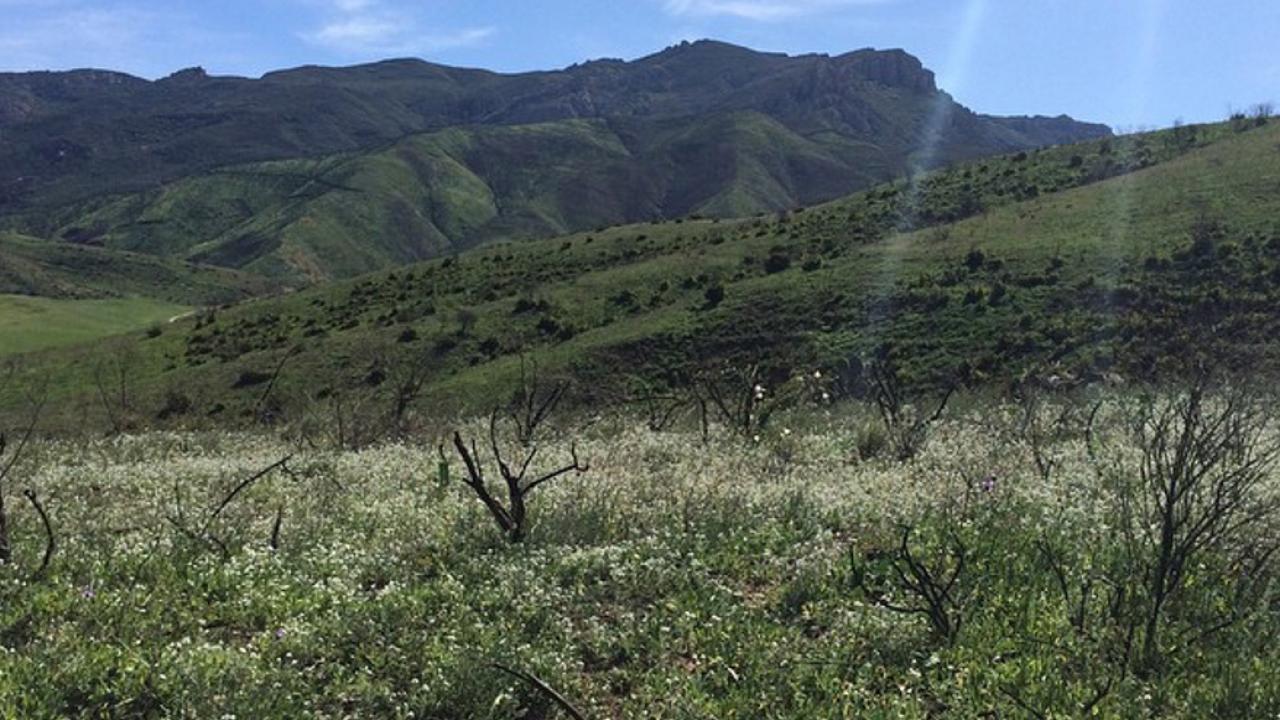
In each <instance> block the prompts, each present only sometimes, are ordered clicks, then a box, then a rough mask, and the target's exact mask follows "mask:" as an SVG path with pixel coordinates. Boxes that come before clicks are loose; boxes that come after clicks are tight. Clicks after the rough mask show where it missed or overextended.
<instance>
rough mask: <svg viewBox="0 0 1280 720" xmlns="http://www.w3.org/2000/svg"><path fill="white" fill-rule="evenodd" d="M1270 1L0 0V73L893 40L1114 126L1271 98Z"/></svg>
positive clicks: (512, 59)
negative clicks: (693, 43)
mask: <svg viewBox="0 0 1280 720" xmlns="http://www.w3.org/2000/svg"><path fill="white" fill-rule="evenodd" d="M1277 36H1280V2H1277V1H1276V0H216V1H210V0H0V71H22V70H36V69H70V68H80V67H96V68H107V69H112V70H120V71H124V72H128V73H131V74H134V75H139V76H142V77H146V78H157V77H163V76H164V75H168V74H169V73H171V72H174V71H176V70H179V69H181V68H185V67H191V66H197V65H198V66H202V67H204V68H206V69H207V70H208V71H209V72H210V73H213V74H228V75H245V76H249V77H257V76H259V75H261V74H262V73H264V72H268V71H270V70H275V69H280V68H285V67H295V66H298V65H308V64H320V65H348V64H355V63H360V62H368V61H373V60H379V59H384V58H388V57H421V58H424V59H427V60H430V61H432V62H439V63H444V64H448V65H461V66H468V67H483V68H488V69H493V70H499V71H523V70H542V69H555V68H562V67H565V66H568V65H571V64H573V63H576V62H582V61H585V60H589V59H596V58H601V57H612V58H624V59H634V58H638V57H643V56H644V55H648V54H651V53H653V52H657V51H659V50H661V49H662V48H664V47H666V46H669V45H672V44H675V43H677V42H680V41H682V40H695V39H699V38H714V39H717V40H723V41H726V42H732V43H736V44H739V45H745V46H748V47H752V48H755V49H759V50H768V51H773V52H787V53H790V54H803V53H812V52H819V53H829V54H833V55H834V54H839V53H843V52H848V51H850V50H856V49H859V48H864V47H876V48H895V47H897V48H903V49H906V50H907V51H908V52H910V53H912V54H914V55H916V56H918V57H919V58H921V60H923V61H924V63H925V65H926V66H927V67H929V68H930V69H932V70H934V71H935V72H936V73H937V74H938V80H939V85H940V86H941V87H942V88H943V89H945V90H947V91H948V92H950V93H951V94H952V95H953V96H955V97H956V99H957V100H959V101H960V102H962V103H964V104H965V105H968V106H969V107H971V108H972V109H974V110H976V111H978V112H984V113H994V114H1007V115H1023V114H1044V115H1058V114H1062V113H1066V114H1069V115H1072V116H1073V117H1076V118H1078V119H1083V120H1091V121H1097V122H1105V123H1107V124H1109V125H1111V126H1112V127H1114V128H1117V129H1121V130H1136V129H1143V128H1150V127H1158V126H1167V125H1170V124H1172V123H1173V122H1175V121H1179V120H1181V121H1184V122H1203V121H1210V120H1216V119H1221V118H1223V117H1225V116H1226V115H1227V114H1228V112H1229V111H1231V110H1241V109H1247V108H1248V107H1249V106H1251V105H1254V104H1256V103H1259V102H1264V101H1280V52H1278V51H1277V50H1276V47H1277Z"/></svg>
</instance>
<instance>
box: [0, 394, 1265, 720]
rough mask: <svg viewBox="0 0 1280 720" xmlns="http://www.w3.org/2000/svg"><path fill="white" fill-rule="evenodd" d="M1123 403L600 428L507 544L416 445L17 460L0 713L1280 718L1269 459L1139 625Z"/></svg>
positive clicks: (814, 414)
mask: <svg viewBox="0 0 1280 720" xmlns="http://www.w3.org/2000/svg"><path fill="white" fill-rule="evenodd" d="M1140 404H1141V403H1140V401H1139V400H1136V399H1134V398H1124V397H1113V398H1110V399H1108V400H1107V401H1105V402H1102V403H1101V404H1094V403H1092V402H1088V403H1086V402H1073V403H1070V404H1056V403H1054V402H1046V403H1043V404H1041V405H1038V406H1035V407H1030V408H1028V407H1025V406H1018V405H1013V404H1008V405H992V404H981V403H971V404H969V406H968V407H965V408H960V409H953V410H952V411H950V412H949V413H948V414H947V416H946V417H944V418H943V419H942V420H940V421H939V422H938V423H936V424H935V425H934V426H932V427H931V428H930V430H929V436H928V442H927V443H926V444H925V445H924V447H923V450H922V451H921V452H920V453H919V454H918V455H916V456H915V457H913V458H911V459H909V460H905V461H899V460H897V459H895V458H892V457H888V456H886V454H885V453H884V452H881V451H880V450H881V447H880V446H881V445H883V442H882V441H883V440H884V438H883V437H882V433H883V430H882V428H880V427H879V426H878V425H877V422H878V421H877V419H876V417H875V416H874V415H872V414H870V413H869V412H864V411H862V410H857V409H852V410H850V409H836V410H817V411H808V412H805V413H803V414H795V415H792V416H787V417H783V418H778V419H775V420H774V421H773V423H772V424H771V425H770V426H769V428H768V429H766V430H763V431H762V432H761V433H760V437H759V438H753V437H746V438H738V437H735V436H732V435H730V434H728V433H722V432H715V431H713V432H712V435H711V438H710V440H706V441H704V438H703V437H702V435H701V433H697V432H692V431H676V432H653V431H650V430H649V429H647V428H645V427H644V426H643V424H642V423H637V422H635V421H634V420H630V419H625V418H608V419H603V420H597V421H596V422H595V423H594V424H592V425H590V426H589V427H586V428H585V429H578V430H575V431H573V432H564V433H559V434H558V435H557V436H556V437H554V438H552V439H550V440H547V441H545V442H544V443H543V444H542V446H541V447H540V450H539V453H538V455H537V457H536V458H535V460H534V465H535V466H537V467H546V468H553V467H555V466H557V465H558V464H559V463H560V462H561V461H562V460H563V459H564V458H566V457H568V455H569V452H570V443H571V442H573V443H576V449H577V453H578V455H579V456H580V457H581V458H582V460H583V461H584V463H586V464H588V465H589V466H590V469H589V470H588V471H587V472H585V473H581V474H578V473H568V474H565V475H564V476H561V477H558V478H556V479H555V480H554V481H552V482H548V483H546V484H545V485H543V486H540V487H539V488H538V489H537V490H536V492H534V493H533V494H532V496H531V498H530V502H529V513H530V520H531V526H530V530H529V533H528V535H527V537H526V538H525V539H524V541H523V542H520V543H512V542H508V541H507V540H506V539H504V537H503V536H502V534H501V533H500V532H499V530H498V527H497V526H496V525H495V523H494V521H493V519H492V518H491V517H490V516H489V515H488V513H487V512H486V510H485V508H484V506H483V505H482V504H481V502H480V501H479V500H477V498H476V496H475V495H474V494H473V493H472V492H471V490H470V489H469V488H468V487H467V486H466V485H465V484H464V483H463V482H461V480H460V477H461V476H462V472H463V468H462V465H461V463H460V462H459V460H458V458H457V456H456V455H454V454H452V453H450V452H449V447H448V446H447V445H446V446H445V451H446V454H445V456H444V457H446V458H447V459H448V470H447V471H443V470H442V468H441V455H440V454H439V452H438V450H437V445H436V440H435V439H433V438H423V441H422V442H421V444H412V443H397V444H385V445H380V446H375V447H371V448H368V449H365V450H362V451H331V450H326V449H323V448H316V447H312V446H309V445H306V444H302V443H297V442H294V441H290V440H287V439H282V438H281V437H277V436H271V435H267V434H159V433H153V434H146V435H140V436H131V437H118V438H113V439H110V440H101V441H92V442H88V441H85V442H69V441H61V442H48V441H47V442H42V443H38V444H36V445H33V446H32V447H30V448H29V449H28V452H27V453H26V454H25V456H24V457H23V459H22V461H21V462H20V463H19V464H18V465H17V466H16V467H15V469H14V472H13V473H12V474H11V476H10V478H9V479H8V480H7V483H8V487H6V488H5V492H6V493H7V495H8V498H7V505H8V508H9V510H8V512H9V515H10V518H9V519H10V525H11V533H12V536H13V550H14V557H13V562H12V563H11V564H10V565H8V566H5V567H2V568H0V716H2V717H6V718H24V719H26V718H45V717H175V718H277V717H279V718H298V717H324V718H343V717H351V718H356V717H387V718H519V717H523V718H549V717H568V716H569V715H567V714H566V713H567V712H568V711H567V710H565V709H564V708H563V707H561V706H559V705H558V701H556V700H555V699H553V698H552V695H551V693H550V692H548V691H547V690H545V689H540V688H539V687H537V686H536V684H535V683H534V682H533V681H532V680H531V679H529V678H520V677H517V676H516V675H514V674H511V673H509V672H507V671H505V670H503V669H502V667H505V668H508V669H510V670H514V671H517V672H518V673H528V674H529V675H531V676H535V677H536V678H537V679H538V680H539V681H541V682H542V683H544V684H545V685H546V686H547V687H549V688H552V689H554V691H555V692H557V693H559V695H560V696H562V697H563V698H564V699H565V700H566V702H567V703H569V704H572V705H573V706H574V707H575V708H576V710H575V712H577V713H579V714H580V716H582V717H587V718H761V717H775V718H874V717H892V718H916V717H920V718H923V717H944V716H945V717H1077V716H1088V715H1097V716H1104V717H1134V718H1137V717H1153V716H1157V717H1210V716H1213V717H1276V716H1277V712H1278V711H1280V672H1277V671H1276V670H1275V668H1276V667H1280V664H1278V663H1280V649H1278V648H1280V644H1277V643H1276V640H1277V634H1278V633H1280V617H1278V615H1280V603H1278V601H1277V599H1276V597H1275V596H1274V594H1273V587H1272V584H1271V574H1272V572H1273V569H1272V565H1271V562H1270V555H1271V550H1270V548H1271V547H1272V546H1273V544H1274V543H1275V533H1274V525H1272V524H1271V521H1270V515H1269V514H1267V513H1264V512H1263V511H1264V510H1266V509H1267V508H1269V507H1270V503H1272V499H1271V498H1272V496H1271V495H1270V488H1271V485H1272V484H1273V483H1274V481H1275V472H1276V470H1275V467H1274V466H1271V465H1269V464H1267V465H1265V466H1263V477H1264V480H1265V481H1264V482H1261V483H1257V484H1256V486H1251V487H1250V488H1249V493H1250V495H1249V496H1248V497H1241V498H1239V499H1238V502H1239V503H1240V507H1241V508H1245V509H1246V510H1247V512H1248V513H1250V515H1249V516H1248V518H1247V519H1248V521H1249V522H1247V523H1245V522H1244V521H1245V519H1246V518H1245V517H1244V516H1236V517H1237V519H1238V520H1239V521H1240V522H1241V523H1242V524H1240V525H1238V526H1234V527H1218V526H1214V527H1212V528H1209V530H1208V532H1211V533H1213V534H1214V537H1213V538H1212V539H1216V540H1220V541H1221V542H1219V543H1218V544H1212V543H1206V544H1205V545H1203V547H1201V548H1200V549H1201V552H1199V553H1198V554H1195V555H1194V556H1191V559H1192V563H1191V565H1192V566H1190V567H1180V568H1178V573H1179V574H1178V576H1177V582H1176V584H1175V586H1172V587H1171V588H1170V592H1168V593H1167V597H1164V598H1162V599H1161V600H1160V602H1159V603H1154V601H1153V600H1152V599H1151V598H1150V597H1149V595H1150V593H1149V592H1145V590H1148V589H1149V588H1151V587H1153V586H1152V585H1151V576H1152V573H1153V572H1154V570H1153V568H1154V565H1152V564H1151V563H1150V562H1148V560H1150V559H1151V556H1150V555H1149V553H1147V552H1146V550H1145V548H1146V546H1145V545H1144V543H1145V542H1146V539H1145V538H1148V537H1149V535H1150V534H1149V533H1148V532H1147V531H1148V530H1150V529H1151V527H1152V525H1151V522H1152V515H1151V509H1150V508H1148V507H1147V504H1148V503H1147V501H1148V500H1150V499H1152V497H1153V496H1152V495H1151V494H1150V493H1149V492H1147V493H1145V494H1144V490H1143V488H1144V487H1145V486H1142V485H1141V483H1140V479H1142V478H1146V477H1148V476H1149V473H1150V467H1149V465H1150V454H1149V453H1148V454H1146V455H1144V453H1143V451H1142V450H1143V448H1144V447H1148V446H1149V444H1150V443H1149V442H1147V441H1144V439H1143V438H1144V437H1145V436H1143V435H1142V433H1141V430H1142V427H1145V426H1143V425H1142V424H1141V423H1137V424H1135V422H1134V421H1133V420H1132V419H1133V418H1134V417H1136V416H1139V415H1140V412H1139V410H1135V408H1136V407H1138V406H1139V405H1140ZM1135 427H1136V428H1137V429H1134V428H1135ZM470 430H471V433H472V434H474V435H476V436H482V434H483V432H484V428H483V426H482V425H477V426H475V427H473V428H470ZM1265 432H1267V433H1274V428H1272V427H1270V426H1267V427H1266V428H1265ZM1144 442H1147V444H1146V445H1144ZM1253 451H1254V450H1251V449H1250V447H1246V446H1245V445H1244V444H1241V445H1240V446H1239V447H1235V446H1233V447H1232V448H1231V452H1230V453H1228V455H1230V457H1227V458H1226V459H1225V460H1223V464H1222V466H1221V467H1220V468H1218V469H1211V470H1210V471H1209V472H1218V471H1220V470H1222V469H1223V468H1228V469H1229V468H1230V467H1235V466H1238V465H1240V464H1241V463H1245V462H1246V461H1247V460H1248V457H1247V454H1248V453H1249V452H1253ZM864 456H869V457H864ZM284 458H288V461H287V462H286V463H284V464H283V465H280V466H278V467H275V469H272V470H270V471H269V472H267V473H266V474H264V475H262V476H261V477H257V478H256V479H255V476H256V475H257V474H258V473H259V472H260V471H262V470H264V469H268V468H272V467H273V465H274V464H276V463H278V462H279V461H281V460H282V459H284ZM1264 459H1265V458H1264ZM1232 463H1235V465H1232ZM491 472H492V474H493V475H494V476H496V475H497V471H496V469H492V470H491ZM1206 477H1208V476H1207V475H1206ZM246 480H252V482H248V483H247V484H244V483H245V481H246ZM242 484H244V485H243V487H240V486H241V485H242ZM238 487H239V488H240V489H239V491H238V492H236V490H237V488H238ZM1206 487H1209V486H1206ZM25 488H31V489H33V490H34V492H35V494H36V497H38V498H39V499H40V501H41V503H42V505H43V507H44V508H45V509H46V510H47V513H48V516H49V518H50V524H51V526H52V529H53V534H54V539H55V541H56V545H55V548H54V552H53V555H52V556H51V559H50V564H49V566H48V568H47V569H46V570H45V571H44V572H43V573H39V572H37V571H38V569H39V565H40V562H41V558H42V556H43V553H44V551H45V549H46V540H47V539H46V534H45V531H44V529H43V525H42V523H41V521H40V518H39V516H38V515H37V513H36V512H35V510H34V506H33V504H31V503H26V502H24V499H23V497H22V495H21V491H22V489H25ZM1135 488H1136V489H1135ZM498 494H499V495H500V493H498ZM1231 499H1232V500H1235V498H1231ZM1223 501H1224V498H1222V497H1214V496H1213V494H1212V493H1209V494H1203V495H1197V497H1195V498H1194V502H1195V503H1200V504H1201V505H1199V506H1197V507H1212V506H1213V505H1212V504H1213V503H1215V502H1223ZM1189 507H1190V506H1189ZM1192 509H1194V508H1192ZM1246 530H1247V532H1248V533H1249V534H1250V535H1249V537H1250V542H1249V543H1245V544H1247V545H1250V547H1252V548H1253V550H1252V551H1251V550H1250V548H1248V547H1244V545H1242V544H1240V543H1238V542H1237V539H1238V538H1237V537H1236V536H1235V535H1233V533H1238V532H1243V531H1246ZM1157 539H1158V538H1157ZM1154 547H1156V549H1157V552H1156V555H1155V560H1154V561H1152V562H1155V563H1157V564H1158V561H1159V559H1160V557H1159V556H1160V553H1159V552H1158V549H1159V547H1163V546H1161V545H1159V544H1158V543H1157V545H1156V546H1154ZM1255 551H1256V552H1255ZM1264 555H1265V557H1264ZM1153 604H1155V605H1158V607H1157V612H1156V615H1157V619H1156V624H1155V625H1149V624H1148V623H1146V622H1145V619H1146V618H1148V617H1150V615H1151V612H1150V611H1151V609H1152V607H1153ZM940 614H941V618H940V617H939V615H940ZM1153 627H1155V628H1157V629H1158V630H1159V635H1158V637H1156V638H1154V639H1153V640H1152V641H1151V643H1149V644H1150V645H1151V647H1146V645H1148V643H1147V642H1146V641H1147V637H1146V636H1147V634H1149V633H1151V632H1152V628H1153ZM499 666H502V667H499Z"/></svg>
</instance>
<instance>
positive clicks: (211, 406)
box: [25, 123, 1280, 422]
mask: <svg viewBox="0 0 1280 720" xmlns="http://www.w3.org/2000/svg"><path fill="white" fill-rule="evenodd" d="M1278 143H1280V125H1277V124H1276V123H1271V124H1269V125H1267V126H1266V127H1262V128H1257V129H1248V130H1246V129H1245V128H1244V127H1235V128H1233V127H1230V126H1227V125H1218V126H1203V127H1191V128H1176V129H1173V130H1169V131H1164V132H1160V133H1154V134H1148V135H1141V136H1126V137H1123V138H1114V139H1108V140H1103V141H1095V142H1092V143H1087V144H1085V145H1078V146H1073V147H1062V148H1054V149H1052V150H1046V151H1040V152H1030V153H1019V154H1016V155H1010V156H1005V157H1002V158H997V159H992V160H987V161H981V162H977V163H973V164H969V165H962V166H957V167H954V168H950V169H948V170H945V171H941V172H938V173H935V174H933V175H930V176H926V177H923V178H919V179H917V180H916V181H914V182H911V183H907V182H899V183H896V184H893V185H886V186H881V187H878V188H875V189H872V190H870V191H867V192H865V193H861V194H858V195H855V196H851V197H849V198H845V199H841V200H838V201H835V202H832V203H829V204H826V205H822V206H818V207H814V208H810V209H808V210H805V211H803V212H795V213H786V214H782V215H779V214H771V215H767V216H760V217H756V218H748V219H743V220H737V221H711V220H701V221H683V222H666V223H650V224H642V225H632V226H624V227H617V228H612V229H609V230H605V231H599V232H594V231H593V232H588V233H579V234H575V235H570V236H566V237H562V238H556V239H551V240H543V241H534V242H523V243H503V244H497V245H492V246H487V247H483V248H479V249H476V250H474V251H471V252H467V253H464V254H462V255H461V256H459V257H457V258H450V259H445V260H437V261H432V262H428V263H424V264H420V265H415V266H412V267H409V268H404V269H398V270H396V271H392V272H389V273H380V274H375V275H370V276H366V277H362V278H358V279H355V280H351V281H346V282H341V283H335V284H332V285H328V286H325V287H321V288H316V289H314V290H308V291H305V292H300V293H296V294H293V295H289V296H286V297H282V298H278V299H273V300H260V301H253V302H249V303H246V304H243V305H239V306H236V307H233V308H230V309H228V310H224V311H219V312H217V313H208V314H205V315H202V316H201V317H199V318H198V319H194V320H192V321H188V322H184V323H179V324H177V325H176V326H175V327H174V329H173V331H172V332H166V333H165V334H164V335H163V336H162V337H160V338H155V339H149V340H141V339H139V340H137V341H131V342H128V343H125V344H123V345H120V344H117V345H115V346H113V347H116V348H125V350H127V352H129V353H131V358H133V359H132V360H131V362H130V365H131V367H134V368H136V374H137V377H136V379H135V382H136V384H137V386H138V387H145V388H147V389H148V392H150V393H151V399H150V400H149V401H147V402H150V403H151V404H150V405H147V404H146V403H144V402H142V401H139V403H140V404H139V407H138V408H137V411H138V412H139V413H140V414H143V415H146V414H149V413H153V412H154V411H155V408H156V407H158V406H159V404H160V403H161V402H162V400H163V398H164V397H166V395H171V394H172V392H176V391H180V392H181V393H183V395H184V397H185V398H186V400H188V401H189V407H190V414H189V417H188V419H189V420H191V421H195V420H197V419H199V418H206V417H210V416H211V417H213V418H215V419H216V420H217V421H219V422H224V421H228V420H231V421H239V420H241V419H244V418H245V417H246V415H245V414H246V413H247V414H248V415H253V414H254V413H255V412H257V413H259V414H261V413H262V412H263V402H264V401H263V392H264V386H265V384H266V382H267V378H269V377H270V375H271V374H272V373H273V372H274V369H275V368H276V367H280V365H281V362H282V360H283V359H284V358H285V356H286V355H289V358H288V359H287V361H285V362H284V370H283V371H282V373H281V377H280V381H279V383H278V384H276V385H274V386H272V387H273V393H272V394H273V399H272V401H271V402H272V403H279V404H280V406H279V407H273V413H284V414H286V415H287V414H288V413H290V412H300V411H301V408H302V407H304V406H308V407H312V408H314V407H322V406H323V404H321V405H316V404H315V403H314V401H316V400H318V399H320V400H322V399H324V398H332V397H335V396H336V395H347V394H350V395H353V396H359V397H366V398H383V400H378V401H376V402H375V401H374V400H372V399H370V400H368V401H367V402H366V406H372V405H378V404H379V403H382V402H384V401H385V399H386V398H387V397H390V396H394V395H395V394H396V393H398V392H400V391H402V390H404V389H405V388H411V389H413V391H414V392H413V394H414V396H415V397H416V398H418V400H419V401H420V402H424V403H432V405H431V406H432V407H434V408H436V409H437V410H439V409H440V408H442V407H451V406H457V405H460V404H468V405H470V406H472V407H474V406H477V405H486V404H488V402H489V400H488V399H490V398H493V397H494V394H493V393H494V388H496V387H502V386H503V384H504V383H505V382H507V381H509V380H510V379H511V378H512V377H513V375H514V373H516V372H518V367H519V358H520V355H521V354H525V355H532V356H533V357H535V358H536V359H537V360H538V362H539V364H540V365H541V366H542V367H543V368H544V369H545V371H546V372H550V373H555V372H563V373H565V374H566V375H569V376H571V377H573V378H574V379H576V380H577V381H578V383H579V386H580V387H579V396H580V397H582V396H584V395H585V396H588V397H591V396H594V397H595V398H597V399H600V400H604V399H607V398H611V399H613V400H616V399H618V398H619V397H622V396H624V395H626V394H627V393H628V392H629V389H631V388H633V387H634V386H635V385H636V383H639V382H645V383H648V384H654V383H656V384H658V385H675V386H678V385H680V384H681V383H684V382H688V381H689V378H690V377H695V376H697V375H698V374H700V373H714V372H718V371H719V370H721V369H723V368H724V367H725V366H737V367H744V366H746V365H749V364H752V363H764V364H765V372H766V374H767V376H768V378H769V380H770V382H771V383H779V382H782V381H783V380H784V379H785V378H786V377H788V376H789V375H792V374H794V373H799V372H807V371H812V370H815V369H822V370H824V371H828V372H839V371H842V370H847V369H848V368H847V367H846V362H847V361H848V359H849V358H850V357H854V356H858V355H867V354H871V353H876V352H879V353H881V354H886V353H887V354H888V355H889V356H890V357H891V358H893V362H894V363H895V364H896V365H898V366H899V367H900V368H901V369H902V373H903V375H904V377H905V378H907V379H908V380H909V381H910V382H912V383H914V384H915V385H917V386H919V387H924V386H929V385H938V384H951V383H954V382H960V383H964V384H970V385H984V384H990V383H1000V382H1005V381H1007V380H1009V379H1011V378H1015V377H1017V376H1018V375H1019V374H1020V373H1022V372H1024V371H1026V370H1029V369H1040V370H1045V369H1050V370H1052V371H1053V372H1055V373H1059V374H1062V375H1063V376H1067V377H1090V376H1100V375H1103V374H1111V375H1119V376H1122V377H1131V378H1146V377H1150V376H1152V375H1154V374H1159V373H1164V372H1170V371H1176V370H1177V368H1176V367H1168V366H1167V364H1168V363H1169V362H1176V361H1190V360H1193V359H1194V358H1195V357H1197V356H1198V357H1200V358H1202V359H1210V360H1213V361H1215V362H1221V361H1224V360H1227V359H1234V360H1235V361H1237V362H1241V363H1254V365H1253V367H1254V368H1255V370H1256V371H1259V372H1260V371H1262V370H1261V369H1262V368H1265V367H1267V366H1266V365H1262V364H1258V363H1264V362H1268V361H1271V360H1274V359H1275V350H1276V348H1275V346H1274V345H1273V342H1272V341H1273V339H1274V338H1275V337H1277V336H1280V334H1278V332H1280V327H1276V325H1277V319H1276V317H1275V313H1274V308H1275V307H1276V303H1277V302H1278V301H1280V270H1277V268H1278V267H1280V238H1278V237H1277V236H1278V235H1280V228H1278V227H1277V226H1276V217H1277V216H1280V215H1278V213H1280V193H1277V192H1276V189H1277V188H1278V187H1280V159H1278V157H1277V154H1276V152H1277V151H1276V148H1277V145H1278ZM89 352H91V350H90V349H88V348H84V349H77V350H75V351H73V352H58V353H54V354H47V355H44V356H41V357H40V358H39V359H38V369H37V367H36V362H37V361H35V360H33V361H32V365H31V367H29V368H28V369H27V370H26V371H25V372H26V373H27V377H30V378H35V377H37V376H40V377H44V378H47V379H48V381H49V383H50V388H51V392H52V393H53V394H54V395H55V396H56V397H57V398H58V403H60V404H61V405H62V406H64V407H80V408H81V409H80V410H79V411H78V412H88V413H90V414H92V412H93V407H92V406H93V403H92V401H90V400H88V399H86V398H85V396H84V395H83V389H84V387H85V385H86V382H87V373H88V372H89V371H88V370H87V369H86V365H87V363H86V361H85V359H84V358H85V357H86V355H85V354H84V353H89ZM99 356H101V354H99ZM713 359H714V360H713ZM406 373H407V375H406ZM308 401H310V402H308ZM183 405H184V407H185V406H188V403H184V404H183ZM378 406H379V407H381V406H382V405H378Z"/></svg>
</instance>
